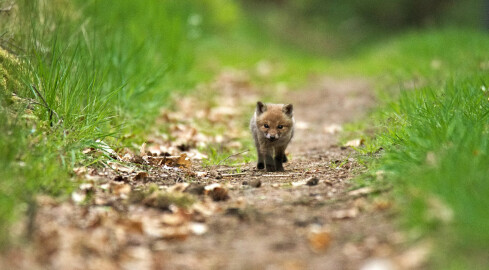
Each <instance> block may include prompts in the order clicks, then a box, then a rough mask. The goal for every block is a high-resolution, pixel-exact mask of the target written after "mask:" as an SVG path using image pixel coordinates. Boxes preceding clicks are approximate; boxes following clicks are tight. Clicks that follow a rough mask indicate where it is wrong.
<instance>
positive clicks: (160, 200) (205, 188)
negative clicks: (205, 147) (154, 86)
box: [0, 78, 400, 269]
mask: <svg viewBox="0 0 489 270" xmlns="http://www.w3.org/2000/svg"><path fill="white" fill-rule="evenodd" d="M228 79H229V78H228ZM228 79H226V80H228ZM226 80H225V81H226ZM233 80H234V79H233ZM224 84H226V82H225V83H224ZM231 85H232V86H233V87H230V88H229V87H221V88H220V89H221V90H222V89H224V91H221V94H222V96H220V98H224V99H228V100H227V101H229V99H232V100H234V101H232V100H231V104H229V103H228V105H229V106H233V103H235V104H243V102H242V100H243V99H246V100H248V103H246V102H244V103H245V104H248V105H249V104H251V103H252V102H256V100H255V99H257V98H259V96H258V95H257V92H256V91H255V92H254V91H253V90H250V91H241V90H243V89H241V90H240V89H236V86H240V85H241V86H240V87H244V88H248V84H246V83H242V82H241V81H240V80H234V81H233V82H232V83H231ZM238 88H239V87H238ZM226 89H227V90H226ZM230 89H231V90H230ZM229 91H231V92H229ZM252 100H255V101H252ZM277 102H286V103H293V104H294V115H295V119H296V135H295V137H294V138H293V140H292V142H291V144H290V145H289V148H288V150H287V152H288V153H289V162H288V163H285V164H284V167H285V172H275V173H267V172H264V171H262V170H261V171H259V170H257V169H256V168H255V166H256V163H255V161H251V162H249V163H245V164H238V165H233V166H232V167H229V166H226V165H214V166H202V164H201V163H199V162H193V164H192V166H191V167H190V168H188V170H181V169H176V168H171V165H172V164H171V163H172V162H173V163H175V164H177V165H181V167H187V166H189V165H188V164H187V163H186V162H185V157H184V158H183V160H182V159H178V158H177V159H174V160H172V157H165V155H164V154H161V153H156V154H155V153H154V151H153V156H145V154H146V153H149V152H150V151H152V150H151V149H153V150H154V147H153V146H154V145H155V144H156V145H157V144H158V143H157V142H158V140H160V141H162V140H163V139H152V144H151V143H149V144H148V149H149V150H147V149H145V146H143V147H142V149H141V155H137V154H131V153H129V154H127V153H126V155H125V156H124V157H122V158H120V160H121V163H111V164H108V166H107V167H106V168H84V167H83V168H77V170H75V173H76V174H77V175H78V176H79V177H80V178H81V179H82V182H83V183H81V184H80V187H79V188H78V189H77V190H76V191H75V192H73V194H72V196H71V199H70V200H64V201H62V200H61V201H60V200H55V199H52V198H48V197H44V196H41V197H39V198H38V200H37V204H36V206H35V207H33V208H34V210H33V211H32V214H31V215H29V216H28V217H27V218H26V220H24V221H23V222H22V226H19V231H22V233H25V232H27V233H26V234H27V235H28V237H29V239H30V242H31V244H30V245H28V248H26V247H25V246H22V245H20V246H19V248H16V249H13V250H11V251H10V252H9V253H7V254H6V256H4V257H3V260H1V261H0V266H3V267H1V268H2V269H6V268H4V267H11V268H16V269H37V268H39V269H44V268H50V269H121V268H122V269H360V268H361V266H362V265H364V264H365V262H366V261H368V260H370V259H371V258H377V257H380V258H383V257H385V258H388V257H393V256H395V255H396V254H395V253H396V251H395V250H396V245H397V244H398V243H399V241H400V240H399V238H400V236H399V234H398V233H396V232H395V230H394V228H393V225H392V222H391V218H390V217H389V215H390V213H391V211H390V202H389V201H388V200H387V199H385V198H382V196H380V197H376V198H372V197H369V195H370V194H371V193H373V192H375V191H374V190H372V189H371V188H360V189H356V190H355V189H354V185H353V184H352V183H351V181H350V180H351V179H352V178H353V177H354V176H355V175H356V174H358V173H360V172H361V171H362V170H363V168H362V166H361V165H359V164H358V163H357V162H356V160H355V153H354V151H353V150H352V149H351V148H350V147H342V146H340V145H339V144H338V140H337V134H338V132H339V131H340V129H341V126H342V125H343V124H345V123H347V122H349V121H353V120H356V119H359V117H362V116H364V115H365V113H366V111H367V110H368V109H369V108H370V107H371V106H372V105H373V104H374V100H373V94H372V91H371V89H370V86H369V83H368V82H367V81H365V80H362V79H348V80H336V79H332V78H324V79H320V80H318V81H317V82H316V83H314V84H312V85H309V86H308V87H307V89H303V90H300V91H288V92H284V93H283V95H282V96H281V98H280V99H279V100H277ZM217 104H221V103H220V102H217ZM187 105H188V104H187ZM190 107H192V106H190ZM194 109H195V108H193V110H191V112H188V113H190V114H192V113H194V112H195V110H194ZM241 109H242V110H241ZM247 109H249V106H246V107H243V108H240V109H239V110H238V111H239V112H240V113H238V114H243V113H244V114H249V115H251V113H252V112H249V111H247ZM204 111H210V112H209V115H206V116H205V117H210V118H212V117H211V116H212V115H213V114H212V112H213V111H226V110H212V108H211V109H209V110H204ZM162 114H164V116H162V119H164V121H171V119H172V115H173V116H175V115H174V114H182V112H179V111H178V110H177V111H175V112H172V113H168V112H165V113H162ZM224 114H226V113H224ZM179 117H180V116H179ZM199 117H202V116H199ZM238 118H239V119H244V118H243V115H241V116H238ZM169 119H170V120H169ZM179 126H180V128H178V127H179ZM175 127H176V128H174V129H172V130H173V131H174V132H176V133H175V134H179V135H178V136H180V137H186V136H187V135H188V136H187V137H188V138H192V139H194V138H195V137H198V136H199V134H200V133H196V132H191V134H190V135H189V134H186V133H185V132H186V130H187V128H185V127H184V126H183V127H182V124H176V125H175ZM240 128H241V127H240ZM241 129H242V128H241ZM238 133H239V132H238ZM243 134H244V135H243ZM237 136H251V135H250V134H249V131H247V130H242V131H241V133H240V135H237ZM153 137H158V136H157V135H155V136H153ZM188 138H187V139H188ZM178 139H182V138H178ZM189 140H190V139H189ZM155 141H156V142H155ZM160 144H163V142H160ZM152 145H153V146H152ZM165 147H166V146H165ZM162 148H163V146H161V145H160V146H159V148H158V149H160V150H161V149H162ZM180 148H182V147H180ZM165 149H172V148H171V146H170V147H168V148H165ZM183 150H188V149H183ZM158 151H159V150H157V151H156V152H158ZM168 151H170V150H168ZM252 151H254V149H253V150H252ZM109 152H110V150H109ZM118 154H119V157H120V156H122V155H123V154H122V153H118ZM193 154H194V155H193V156H195V155H198V153H197V154H195V153H193ZM189 156H192V152H191V151H190V154H189ZM180 157H181V156H180ZM124 162H125V163H124ZM162 162H163V163H162ZM175 164H173V165H175ZM143 169H144V170H143ZM186 179H191V180H190V181H189V180H186ZM156 185H157V186H156ZM155 186H156V191H155V190H154V189H155ZM158 189H160V190H158ZM189 194H193V195H189ZM189 196H192V197H189ZM195 198H198V199H197V201H195ZM21 227H22V230H21V229H20V228H21ZM387 269H388V268H387Z"/></svg>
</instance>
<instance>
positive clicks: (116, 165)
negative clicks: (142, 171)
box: [107, 161, 134, 173]
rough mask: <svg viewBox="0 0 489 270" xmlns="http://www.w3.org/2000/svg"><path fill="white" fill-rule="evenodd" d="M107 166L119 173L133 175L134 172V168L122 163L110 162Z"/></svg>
mask: <svg viewBox="0 0 489 270" xmlns="http://www.w3.org/2000/svg"><path fill="white" fill-rule="evenodd" d="M107 164H108V165H109V166H110V167H111V168H112V169H113V170H115V171H118V172H125V173H132V172H134V168H131V167H127V166H124V165H122V164H120V163H117V162H113V161H108V162H107Z"/></svg>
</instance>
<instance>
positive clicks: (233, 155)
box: [217, 149, 250, 166]
mask: <svg viewBox="0 0 489 270" xmlns="http://www.w3.org/2000/svg"><path fill="white" fill-rule="evenodd" d="M248 151H250V150H249V149H246V150H245V151H243V152H239V153H236V154H232V155H230V156H228V157H227V158H225V159H223V160H221V161H219V163H217V166H219V165H221V163H223V162H224V161H226V160H228V159H229V158H231V157H235V156H238V155H241V154H243V153H246V152H248Z"/></svg>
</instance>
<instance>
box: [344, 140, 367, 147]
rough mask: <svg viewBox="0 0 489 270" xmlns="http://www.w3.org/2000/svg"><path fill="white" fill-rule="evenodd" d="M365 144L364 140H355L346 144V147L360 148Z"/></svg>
mask: <svg viewBox="0 0 489 270" xmlns="http://www.w3.org/2000/svg"><path fill="white" fill-rule="evenodd" d="M364 142H365V140H364V139H354V140H351V141H348V142H346V144H345V146H349V147H360V146H362V145H363V143H364Z"/></svg>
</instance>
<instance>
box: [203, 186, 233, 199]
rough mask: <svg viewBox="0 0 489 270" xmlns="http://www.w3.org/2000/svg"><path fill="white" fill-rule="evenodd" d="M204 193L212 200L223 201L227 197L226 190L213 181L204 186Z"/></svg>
mask: <svg viewBox="0 0 489 270" xmlns="http://www.w3.org/2000/svg"><path fill="white" fill-rule="evenodd" d="M204 189H205V194H207V195H208V196H209V197H211V198H212V200H214V201H225V200H227V199H229V194H228V190H227V189H226V188H224V187H223V186H222V185H221V184H218V183H214V184H210V185H208V186H206V187H205V188H204Z"/></svg>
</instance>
